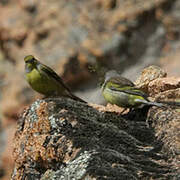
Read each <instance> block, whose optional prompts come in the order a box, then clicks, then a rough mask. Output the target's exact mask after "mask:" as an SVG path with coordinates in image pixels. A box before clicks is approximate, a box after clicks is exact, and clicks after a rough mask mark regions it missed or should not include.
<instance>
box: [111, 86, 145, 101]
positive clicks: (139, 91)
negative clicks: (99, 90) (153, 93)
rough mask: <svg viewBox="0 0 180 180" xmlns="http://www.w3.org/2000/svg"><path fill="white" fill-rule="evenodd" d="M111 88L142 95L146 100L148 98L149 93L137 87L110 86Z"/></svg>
mask: <svg viewBox="0 0 180 180" xmlns="http://www.w3.org/2000/svg"><path fill="white" fill-rule="evenodd" d="M110 89H111V90H113V91H119V92H124V93H127V94H131V95H137V96H142V97H143V98H144V99H146V100H147V98H148V95H147V94H146V93H145V92H143V91H141V90H140V89H138V88H136V87H110Z"/></svg>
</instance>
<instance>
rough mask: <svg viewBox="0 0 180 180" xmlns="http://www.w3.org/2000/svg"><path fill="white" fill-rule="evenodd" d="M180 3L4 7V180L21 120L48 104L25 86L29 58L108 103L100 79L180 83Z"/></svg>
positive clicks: (0, 60) (0, 56)
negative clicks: (158, 75)
mask: <svg viewBox="0 0 180 180" xmlns="http://www.w3.org/2000/svg"><path fill="white" fill-rule="evenodd" d="M179 33H180V1H178V0H156V1H155V0H134V1H132V0H91V1H83V0H78V1H77V0H68V1H67V0H61V1H58V0H41V1H35V0H17V1H13V0H0V106H1V107H0V179H9V178H10V175H11V172H12V168H13V160H12V155H11V153H12V141H13V136H14V131H15V127H16V120H17V119H18V117H19V115H20V113H22V112H23V109H24V108H25V107H26V106H27V105H29V104H31V103H32V102H33V101H34V100H35V99H37V98H41V96H40V95H38V94H37V93H35V92H34V91H33V90H32V89H30V88H29V86H28V84H27V83H26V82H25V80H24V62H23V58H24V56H25V55H28V54H32V55H34V56H35V57H36V58H37V59H39V60H40V61H41V62H43V63H44V64H47V65H49V66H51V67H52V68H53V69H55V70H56V72H58V73H59V74H60V75H61V76H62V78H63V79H64V81H65V82H66V83H67V84H68V85H69V87H70V88H71V89H72V91H74V92H75V94H77V95H79V96H80V97H82V98H84V99H85V100H87V101H88V102H93V103H99V104H101V103H103V100H102V97H101V96H100V91H99V89H100V87H98V86H97V85H98V84H99V81H98V80H99V77H97V76H96V75H94V74H93V73H91V72H90V71H89V67H90V66H91V65H92V66H94V65H98V67H99V69H106V70H107V69H116V70H118V71H120V72H121V73H122V75H124V76H126V77H128V78H130V79H131V80H136V78H137V77H138V75H139V74H140V71H141V70H142V69H143V68H144V67H145V66H148V65H151V64H155V65H159V66H161V67H162V68H163V69H164V70H165V71H166V72H167V73H168V76H179V75H180V70H179V67H180V60H179V56H180V41H179Z"/></svg>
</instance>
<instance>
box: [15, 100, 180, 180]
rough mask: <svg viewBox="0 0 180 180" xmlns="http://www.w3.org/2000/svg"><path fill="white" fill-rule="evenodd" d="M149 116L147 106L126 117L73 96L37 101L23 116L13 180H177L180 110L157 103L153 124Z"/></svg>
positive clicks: (16, 143)
mask: <svg viewBox="0 0 180 180" xmlns="http://www.w3.org/2000/svg"><path fill="white" fill-rule="evenodd" d="M153 110H154V111H155V112H156V113H153ZM151 113H152V115H151ZM170 113H171V114H170ZM140 114H141V117H140V116H138V115H140ZM167 114H168V116H165V115H167ZM144 115H145V114H144ZM162 116H163V119H162ZM144 117H145V116H143V115H142V110H141V113H138V112H136V113H135V112H133V113H132V114H131V113H130V114H128V115H126V116H124V115H121V114H119V113H118V112H106V111H100V110H98V109H95V108H94V107H93V106H91V105H88V104H84V103H79V102H75V101H73V100H70V99H61V98H56V99H55V98H53V99H46V100H38V101H36V102H34V103H33V104H32V105H31V106H30V107H29V108H27V109H26V110H25V112H24V113H23V115H22V117H21V118H20V119H19V123H18V129H17V131H16V134H15V139H14V142H15V149H14V158H15V168H14V173H13V175H12V179H14V180H15V179H24V178H25V179H26V178H27V179H66V178H68V177H69V178H70V179H73V178H74V179H86V178H89V179H147V178H148V179H151V178H152V179H159V178H163V179H171V178H172V177H173V178H175V179H177V178H176V177H178V176H177V175H178V171H179V169H177V167H178V160H179V157H178V155H177V154H178V153H179V150H178V149H179V144H176V143H175V142H174V141H173V142H172V143H171V140H174V139H176V141H177V142H179V131H178V129H177V128H178V127H177V126H176V124H175V123H174V122H177V123H178V121H179V117H180V113H179V112H177V111H175V110H174V111H173V110H172V109H167V110H161V109H158V108H152V109H151V110H150V115H149V117H148V119H149V121H151V122H152V121H153V126H152V127H154V128H150V127H148V126H147V124H146V122H145V121H144V120H145V118H144ZM159 118H160V120H161V121H163V124H162V123H160V121H159ZM152 119H153V120H152ZM156 123H157V124H158V126H157V127H156V126H155V124H156ZM173 125H174V126H173ZM166 126H171V130H173V131H170V130H166V133H165V132H164V129H167V127H166ZM172 126H173V127H172ZM175 130H176V133H175V134H174V133H173V132H174V131H175ZM164 133H165V135H166V136H162V134H164ZM168 142H169V143H168ZM171 144H173V146H171ZM169 146H170V147H171V149H169V148H168V147H169ZM156 148H157V149H156ZM162 148H167V149H168V150H167V151H165V152H168V153H169V154H167V155H166V154H165V153H164V151H162ZM176 153H177V154H176ZM168 155H170V157H171V155H173V156H172V157H171V159H168ZM176 158H177V159H176Z"/></svg>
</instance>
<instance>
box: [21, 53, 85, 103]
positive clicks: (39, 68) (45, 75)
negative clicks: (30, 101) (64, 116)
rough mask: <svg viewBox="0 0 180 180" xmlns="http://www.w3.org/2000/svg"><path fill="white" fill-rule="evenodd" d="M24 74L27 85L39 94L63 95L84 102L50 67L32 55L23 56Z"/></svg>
mask: <svg viewBox="0 0 180 180" xmlns="http://www.w3.org/2000/svg"><path fill="white" fill-rule="evenodd" d="M24 62H25V76H26V80H27V82H28V83H29V85H30V86H31V87H32V89H34V90H35V91H37V92H38V93H40V94H43V95H45V96H63V97H69V98H72V99H74V100H77V101H80V102H85V101H84V100H82V99H80V98H79V97H77V96H75V95H73V94H72V93H71V91H70V89H69V88H68V87H67V86H66V85H65V84H64V82H63V80H62V79H61V78H60V77H59V76H58V75H57V73H56V72H55V71H53V70H52V69H51V68H50V67H48V66H46V65H44V64H42V63H41V62H39V61H38V60H37V59H35V58H34V56H32V55H28V56H26V57H25V58H24Z"/></svg>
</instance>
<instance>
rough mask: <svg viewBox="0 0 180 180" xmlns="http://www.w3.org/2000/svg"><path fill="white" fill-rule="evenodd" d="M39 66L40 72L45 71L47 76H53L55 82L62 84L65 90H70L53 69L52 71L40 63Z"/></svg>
mask: <svg viewBox="0 0 180 180" xmlns="http://www.w3.org/2000/svg"><path fill="white" fill-rule="evenodd" d="M39 68H40V69H41V70H42V72H45V73H47V75H48V76H50V77H53V78H54V79H55V80H56V81H57V82H59V83H60V84H61V86H63V87H64V88H65V89H66V90H67V91H69V92H70V89H69V88H68V87H67V86H66V85H65V84H64V82H63V80H62V79H61V77H60V76H58V75H57V74H56V72H55V71H53V70H52V69H51V68H50V67H48V66H46V65H44V64H40V65H39Z"/></svg>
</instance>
